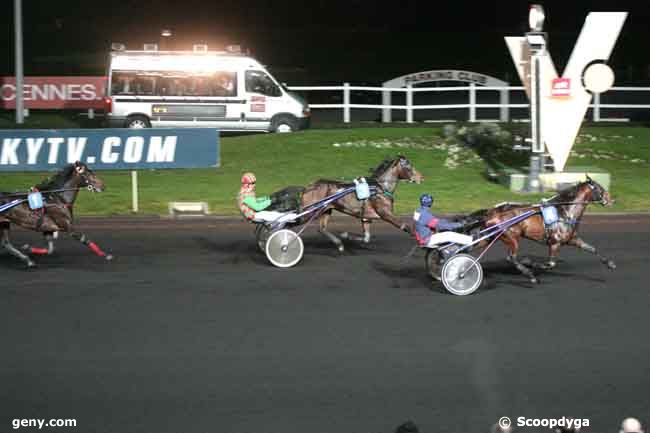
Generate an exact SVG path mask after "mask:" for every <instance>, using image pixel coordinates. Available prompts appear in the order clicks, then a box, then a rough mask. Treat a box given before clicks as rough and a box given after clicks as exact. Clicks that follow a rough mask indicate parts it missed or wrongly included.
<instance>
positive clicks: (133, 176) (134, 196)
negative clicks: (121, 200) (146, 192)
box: [131, 170, 140, 213]
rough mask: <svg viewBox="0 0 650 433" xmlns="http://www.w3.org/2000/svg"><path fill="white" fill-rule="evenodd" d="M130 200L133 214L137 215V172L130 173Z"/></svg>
mask: <svg viewBox="0 0 650 433" xmlns="http://www.w3.org/2000/svg"><path fill="white" fill-rule="evenodd" d="M131 199H132V206H133V212H134V213H137V212H138V211H139V210H140V209H139V207H138V172H137V171H135V170H132V171H131Z"/></svg>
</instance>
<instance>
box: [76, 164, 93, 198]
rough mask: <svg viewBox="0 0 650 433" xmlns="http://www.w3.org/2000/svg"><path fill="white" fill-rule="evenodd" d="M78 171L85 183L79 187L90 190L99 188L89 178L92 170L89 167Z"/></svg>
mask: <svg viewBox="0 0 650 433" xmlns="http://www.w3.org/2000/svg"><path fill="white" fill-rule="evenodd" d="M76 171H77V173H78V174H79V176H81V179H83V183H82V184H80V185H79V188H78V189H81V188H83V187H86V188H87V189H88V191H90V192H97V188H95V185H93V184H92V183H91V182H90V180H89V179H88V173H89V172H90V169H89V168H88V167H84V168H83V171H80V170H76Z"/></svg>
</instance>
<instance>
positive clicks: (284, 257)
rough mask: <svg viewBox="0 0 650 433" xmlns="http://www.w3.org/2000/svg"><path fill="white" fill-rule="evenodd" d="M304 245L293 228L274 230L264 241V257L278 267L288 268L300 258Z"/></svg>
mask: <svg viewBox="0 0 650 433" xmlns="http://www.w3.org/2000/svg"><path fill="white" fill-rule="evenodd" d="M304 251H305V247H304V246H303V244H302V239H300V236H298V234H297V233H296V232H294V231H293V230H289V229H281V230H277V231H274V232H273V233H271V235H270V236H269V238H268V240H267V241H266V257H267V258H268V259H269V261H270V262H271V263H273V265H275V266H277V267H279V268H290V267H291V266H294V265H295V264H296V263H298V262H299V261H300V259H302V255H303V252H304Z"/></svg>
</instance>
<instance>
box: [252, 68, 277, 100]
mask: <svg viewBox="0 0 650 433" xmlns="http://www.w3.org/2000/svg"><path fill="white" fill-rule="evenodd" d="M246 91H247V92H250V93H259V94H262V95H266V96H282V90H280V88H279V87H278V85H277V84H275V82H274V81H273V80H272V79H271V77H269V76H268V74H267V73H266V72H264V71H246Z"/></svg>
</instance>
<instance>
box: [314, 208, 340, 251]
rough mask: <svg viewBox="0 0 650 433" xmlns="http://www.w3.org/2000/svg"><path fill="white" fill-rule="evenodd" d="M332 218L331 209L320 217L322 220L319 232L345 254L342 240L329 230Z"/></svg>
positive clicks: (319, 222)
mask: <svg viewBox="0 0 650 433" xmlns="http://www.w3.org/2000/svg"><path fill="white" fill-rule="evenodd" d="M330 216H332V210H331V209H330V210H328V211H326V212H325V213H323V214H322V215H321V216H320V218H319V219H318V231H319V232H320V233H321V234H323V236H325V237H326V238H327V239H329V240H330V241H332V242H333V243H334V245H336V248H338V250H339V251H340V252H343V250H344V249H345V247H344V246H343V242H342V241H341V239H339V238H337V237H336V235H335V234H334V233H332V232H330V231H328V230H327V223H328V222H329V219H330Z"/></svg>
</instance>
